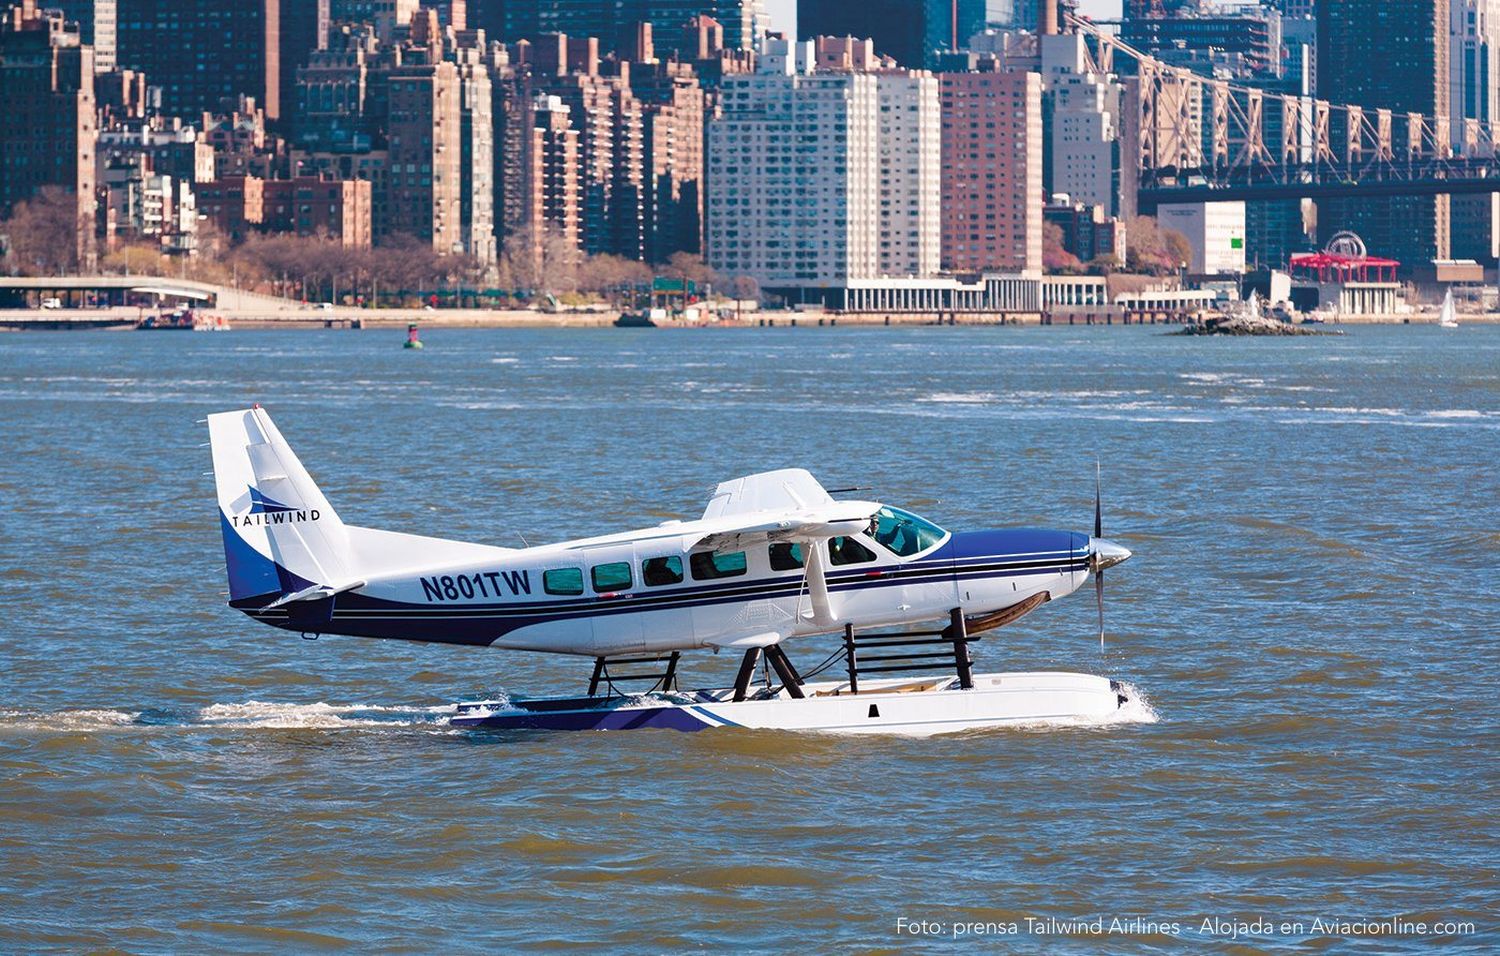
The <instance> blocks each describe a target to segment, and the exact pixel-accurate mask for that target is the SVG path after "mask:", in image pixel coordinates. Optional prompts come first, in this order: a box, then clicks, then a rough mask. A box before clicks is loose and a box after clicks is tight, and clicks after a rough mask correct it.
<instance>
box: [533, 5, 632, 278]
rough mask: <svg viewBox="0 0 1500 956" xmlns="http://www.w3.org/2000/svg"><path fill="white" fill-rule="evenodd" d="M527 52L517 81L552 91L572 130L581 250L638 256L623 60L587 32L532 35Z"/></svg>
mask: <svg viewBox="0 0 1500 956" xmlns="http://www.w3.org/2000/svg"><path fill="white" fill-rule="evenodd" d="M526 55H527V56H528V57H529V59H527V60H526V61H525V63H524V66H525V68H526V69H525V70H524V71H523V74H522V76H521V77H520V81H521V82H524V83H526V84H528V89H529V90H530V92H531V93H534V94H542V95H545V96H555V97H557V98H558V100H559V101H560V102H561V103H562V104H563V105H565V106H567V107H568V116H569V120H570V122H571V123H572V124H573V128H574V129H576V130H577V131H578V154H579V163H580V166H581V168H580V170H579V187H580V189H581V196H580V210H579V215H580V225H579V229H580V236H581V241H582V244H583V250H584V251H585V252H587V253H589V254H591V255H593V254H598V253H611V254H614V255H622V256H626V257H627V258H631V259H640V258H644V256H645V209H644V202H645V195H644V193H645V176H644V169H643V162H644V156H643V130H642V115H641V104H640V102H639V101H637V100H636V98H635V96H634V95H633V94H632V93H631V91H630V81H629V69H630V68H629V65H628V63H624V62H620V61H611V62H605V61H603V60H602V59H601V57H600V54H599V42H598V40H597V39H595V38H593V37H589V38H576V37H569V36H565V35H562V34H547V35H544V36H542V37H539V38H538V39H537V41H536V42H535V43H533V44H531V45H530V47H529V49H528V50H527V54H526Z"/></svg>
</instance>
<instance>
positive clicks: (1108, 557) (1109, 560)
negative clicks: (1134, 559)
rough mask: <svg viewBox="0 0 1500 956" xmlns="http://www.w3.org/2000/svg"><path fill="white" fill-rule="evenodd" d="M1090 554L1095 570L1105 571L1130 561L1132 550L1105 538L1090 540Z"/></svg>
mask: <svg viewBox="0 0 1500 956" xmlns="http://www.w3.org/2000/svg"><path fill="white" fill-rule="evenodd" d="M1089 554H1090V555H1092V560H1091V562H1090V563H1091V564H1092V565H1093V570H1095V571H1103V570H1104V569H1105V568H1112V567H1114V566H1115V565H1117V564H1121V563H1123V562H1125V561H1128V560H1130V549H1129V548H1127V547H1124V546H1122V545H1118V544H1115V543H1114V542H1113V541H1110V540H1108V539H1105V538H1090V539H1089Z"/></svg>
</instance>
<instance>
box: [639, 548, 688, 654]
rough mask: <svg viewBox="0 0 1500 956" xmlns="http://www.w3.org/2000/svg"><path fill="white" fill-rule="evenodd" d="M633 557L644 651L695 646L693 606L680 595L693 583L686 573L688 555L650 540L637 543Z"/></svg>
mask: <svg viewBox="0 0 1500 956" xmlns="http://www.w3.org/2000/svg"><path fill="white" fill-rule="evenodd" d="M635 557H636V568H637V569H639V574H640V578H641V579H640V581H638V582H637V583H636V596H637V599H638V600H639V601H640V603H641V616H640V621H641V626H642V628H643V630H644V640H645V647H646V650H647V651H671V650H682V649H684V648H689V647H697V646H698V642H697V640H695V638H694V634H693V611H692V607H691V606H690V602H689V601H688V599H687V598H686V597H685V596H684V595H683V589H684V588H687V587H689V586H690V585H691V583H692V582H691V581H690V580H689V578H688V575H687V555H685V554H682V553H681V552H680V551H678V550H677V549H676V547H675V546H674V545H671V544H668V545H665V546H664V545H663V544H662V543H661V542H653V543H649V544H637V545H636V547H635ZM674 598H676V599H675V600H674Z"/></svg>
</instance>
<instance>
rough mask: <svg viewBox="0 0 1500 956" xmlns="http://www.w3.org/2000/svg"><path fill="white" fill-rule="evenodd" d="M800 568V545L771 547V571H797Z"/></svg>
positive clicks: (775, 545)
mask: <svg viewBox="0 0 1500 956" xmlns="http://www.w3.org/2000/svg"><path fill="white" fill-rule="evenodd" d="M801 568H802V545H800V544H773V545H771V570H772V571H797V570H800V569H801Z"/></svg>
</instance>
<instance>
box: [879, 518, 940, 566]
mask: <svg viewBox="0 0 1500 956" xmlns="http://www.w3.org/2000/svg"><path fill="white" fill-rule="evenodd" d="M872 524H873V527H872V529H871V531H870V537H872V538H874V539H875V541H876V543H877V544H879V545H880V546H881V547H884V548H889V549H890V550H891V551H892V552H894V553H895V554H897V555H899V556H901V557H903V558H906V557H910V556H911V555H914V554H920V553H921V552H923V551H926V550H927V549H928V548H931V547H933V546H934V545H936V544H937V543H938V542H939V541H942V540H943V537H944V536H945V535H946V534H947V533H948V532H946V531H944V530H943V529H942V528H939V527H938V526H937V525H935V524H933V523H932V522H931V521H928V520H927V519H926V518H919V517H917V516H916V515H914V514H912V513H911V512H909V511H902V510H901V509H900V508H889V507H887V508H881V509H880V510H879V511H877V512H875V520H874V522H873V523H872Z"/></svg>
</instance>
